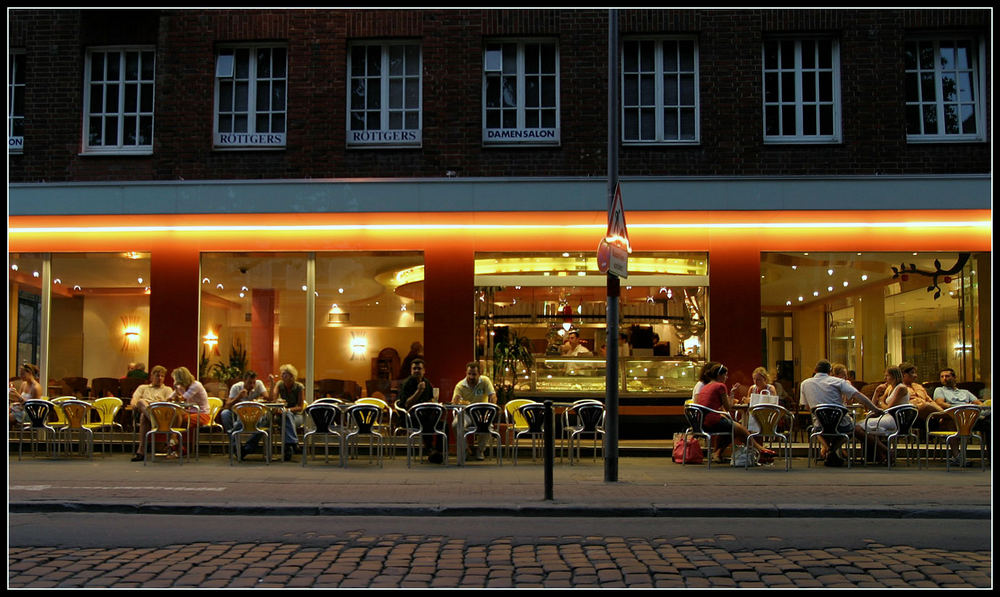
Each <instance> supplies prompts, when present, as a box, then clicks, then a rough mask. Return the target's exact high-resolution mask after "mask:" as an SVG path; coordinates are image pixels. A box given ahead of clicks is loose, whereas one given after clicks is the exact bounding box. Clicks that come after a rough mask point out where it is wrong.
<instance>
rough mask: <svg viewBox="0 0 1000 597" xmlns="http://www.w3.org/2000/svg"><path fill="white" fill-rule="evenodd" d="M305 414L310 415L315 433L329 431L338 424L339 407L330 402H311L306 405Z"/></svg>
mask: <svg viewBox="0 0 1000 597" xmlns="http://www.w3.org/2000/svg"><path fill="white" fill-rule="evenodd" d="M306 414H308V415H309V416H310V417H312V421H313V424H314V425H315V426H316V433H330V432H332V431H334V429H333V428H334V427H338V426H339V425H340V408H338V407H337V405H336V404H334V403H331V402H319V401H317V402H313V403H312V404H310V405H309V406H307V407H306Z"/></svg>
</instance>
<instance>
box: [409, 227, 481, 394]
mask: <svg viewBox="0 0 1000 597" xmlns="http://www.w3.org/2000/svg"><path fill="white" fill-rule="evenodd" d="M474 283H475V253H474V251H473V249H472V246H471V245H470V244H465V243H462V242H461V241H460V240H458V239H456V242H454V243H451V244H447V245H445V244H444V243H441V244H438V243H432V244H431V245H430V246H428V247H427V248H426V250H425V252H424V359H425V360H426V361H427V377H428V378H429V379H430V380H431V383H432V384H433V385H434V387H438V388H440V389H441V400H442V401H443V402H444V401H448V400H450V399H451V391H452V389H453V388H454V387H455V384H456V383H458V381H459V380H460V379H461V378H462V377H464V376H465V364H466V363H468V362H469V361H472V360H473V359H474V358H475V337H476V334H475V305H474V304H473V285H474ZM400 375H402V373H401V374H400Z"/></svg>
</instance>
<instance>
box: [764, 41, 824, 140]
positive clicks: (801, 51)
mask: <svg viewBox="0 0 1000 597" xmlns="http://www.w3.org/2000/svg"><path fill="white" fill-rule="evenodd" d="M763 53H764V56H763V59H764V60H763V61H764V72H763V76H764V140H765V141H767V142H772V143H782V142H785V143H810V142H818V143H836V142H839V141H840V57H839V51H838V44H837V41H836V40H834V39H774V40H769V41H766V42H764V49H763Z"/></svg>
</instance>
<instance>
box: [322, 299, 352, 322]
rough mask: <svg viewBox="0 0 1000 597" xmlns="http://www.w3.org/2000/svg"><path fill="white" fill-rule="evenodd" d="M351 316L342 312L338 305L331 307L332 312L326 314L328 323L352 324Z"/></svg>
mask: <svg viewBox="0 0 1000 597" xmlns="http://www.w3.org/2000/svg"><path fill="white" fill-rule="evenodd" d="M350 321H351V314H350V313H347V312H345V311H342V310H341V309H340V307H339V306H337V304H336V303H334V304H333V306H332V307H330V312H329V313H327V314H326V322H327V323H350Z"/></svg>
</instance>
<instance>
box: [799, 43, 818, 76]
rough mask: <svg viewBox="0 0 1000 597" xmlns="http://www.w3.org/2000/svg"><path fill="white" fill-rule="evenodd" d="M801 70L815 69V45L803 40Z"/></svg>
mask: <svg viewBox="0 0 1000 597" xmlns="http://www.w3.org/2000/svg"><path fill="white" fill-rule="evenodd" d="M802 68H809V69H812V68H816V43H815V42H812V41H809V40H805V41H803V42H802Z"/></svg>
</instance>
